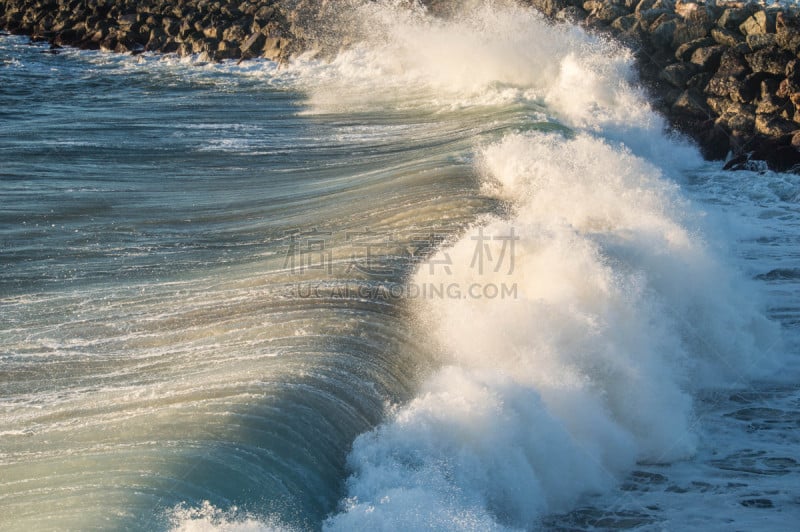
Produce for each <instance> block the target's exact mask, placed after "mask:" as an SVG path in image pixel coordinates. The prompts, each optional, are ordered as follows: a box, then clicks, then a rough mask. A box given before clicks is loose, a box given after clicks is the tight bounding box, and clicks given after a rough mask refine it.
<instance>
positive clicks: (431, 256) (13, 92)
mask: <svg viewBox="0 0 800 532" xmlns="http://www.w3.org/2000/svg"><path fill="white" fill-rule="evenodd" d="M473 15H474V16H472V18H470V17H465V18H464V20H460V21H455V22H450V23H442V22H434V21H431V20H430V19H427V18H426V17H425V16H423V15H413V16H407V15H401V14H399V12H398V11H395V10H392V9H388V8H385V7H380V6H374V7H372V8H369V9H367V10H366V11H363V12H359V16H360V17H362V18H363V20H364V21H365V24H367V23H368V24H378V25H379V27H384V29H386V31H385V32H384V34H382V35H384V36H385V38H382V39H377V40H376V42H366V43H364V44H363V45H360V46H356V47H355V48H354V49H353V50H351V51H349V52H342V53H341V54H339V55H338V56H336V57H334V58H332V59H328V60H322V59H316V58H311V57H304V58H300V59H299V60H297V61H295V62H294V63H292V64H289V65H284V66H282V67H280V68H279V67H278V66H277V65H274V64H271V63H268V62H250V63H244V64H242V65H235V64H222V65H215V64H205V63H202V62H200V61H199V60H198V59H196V58H195V59H192V60H188V59H187V60H179V59H177V58H173V57H167V58H157V57H150V56H139V57H130V56H117V55H113V54H102V53H95V52H79V51H74V50H64V51H62V52H61V53H59V54H57V55H51V54H49V53H46V50H47V47H46V46H42V45H35V44H34V45H30V44H28V43H27V41H26V40H25V39H23V38H18V37H10V36H3V37H0V103H1V104H2V105H0V242H2V251H1V252H0V313H1V314H2V320H0V506H2V508H3V509H4V511H3V512H2V513H0V528H2V529H8V530H90V529H107V530H122V529H137V530H164V529H170V528H174V529H182V530H193V529H201V530H202V529H208V528H207V527H210V528H218V529H223V530H224V529H235V527H240V528H241V529H245V530H249V529H266V530H271V529H293V530H294V529H302V530H305V529H320V528H327V529H332V530H357V529H362V530H377V529H384V530H488V529H537V528H552V529H564V528H570V529H572V528H577V529H592V527H595V528H597V527H599V528H603V527H609V526H617V527H621V528H639V529H661V528H667V529H669V528H672V527H687V526H702V527H705V528H707V529H709V527H710V529H714V528H716V529H721V528H724V527H725V526H728V525H729V524H730V523H731V522H733V523H738V526H741V527H752V526H757V525H758V524H759V523H761V525H763V524H764V523H767V524H768V525H769V526H770V527H771V529H774V530H779V529H787V530H788V529H789V526H790V524H791V523H792V522H794V521H793V520H794V519H795V518H796V517H797V516H798V515H800V506H798V505H797V501H796V500H795V498H793V495H792V489H793V488H792V486H793V485H794V482H796V475H797V474H798V466H797V463H798V462H797V461H796V460H797V458H796V449H797V447H796V444H797V442H796V437H795V436H794V435H793V430H794V427H795V426H796V423H797V419H800V418H798V417H797V415H796V402H797V397H798V395H797V387H796V381H795V380H793V378H792V377H791V375H793V374H794V373H792V372H793V371H795V370H794V368H795V366H796V364H795V358H796V357H795V355H796V350H797V349H796V346H797V342H796V325H797V323H798V322H797V316H798V315H800V312H798V308H800V306H799V305H798V302H797V293H798V292H797V286H798V284H797V282H798V276H797V275H796V271H795V270H796V268H795V266H796V264H795V262H796V259H797V249H798V246H797V244H798V242H797V236H796V234H797V233H796V231H795V229H796V223H797V220H798V219H800V217H798V210H797V200H798V197H800V196H799V195H798V194H799V192H798V191H800V183H799V182H798V181H797V179H796V177H794V176H786V175H780V174H766V175H759V176H756V175H753V174H744V173H742V174H731V173H726V172H722V171H721V170H720V169H719V165H716V164H709V163H705V162H703V161H702V160H700V158H699V156H698V155H697V152H696V150H694V148H692V147H691V146H690V145H688V144H687V143H686V142H685V141H683V140H680V139H675V138H672V137H669V136H667V135H665V134H664V132H663V122H662V121H661V119H660V118H658V117H657V116H656V115H655V114H653V113H652V112H651V111H650V110H649V107H648V106H647V103H646V100H645V98H644V96H643V95H642V93H641V92H640V91H638V90H637V89H636V88H635V81H634V80H632V76H631V74H630V68H629V65H630V58H629V57H627V56H626V55H625V53H624V51H622V50H619V49H617V48H615V47H613V46H612V45H610V44H608V43H602V42H600V41H597V40H596V39H593V38H592V37H590V36H586V35H585V34H583V33H581V32H579V31H577V30H574V29H570V28H567V27H555V28H554V27H551V26H549V25H546V24H544V23H543V22H542V21H541V20H540V19H539V17H538V16H537V15H535V14H534V13H532V12H530V11H527V10H524V9H517V8H485V9H484V10H483V11H480V10H479V11H478V12H476V13H473ZM485 236H488V238H484V237H485ZM513 237H516V239H514V238H513ZM512 241H513V244H511V245H512V247H510V248H509V247H504V246H508V245H509V243H511V242H512ZM484 245H485V246H486V247H484ZM476 257H481V260H485V261H486V264H485V266H486V267H485V268H482V269H480V270H479V269H478V268H477V266H476V264H477V263H476ZM512 259H513V260H512ZM504 260H505V262H503V261H504ZM482 264H483V263H482ZM501 266H502V268H501ZM504 291H505V292H504ZM496 293H506V295H507V296H508V297H499V296H497V297H495V296H493V295H492V294H496ZM776 368H782V371H783V373H784V375H783V376H781V375H779V374H778V373H780V372H777V373H776V371H775V370H776ZM754 382H755V383H757V384H752V383H754ZM753 427H756V428H755V429H753ZM758 427H761V428H758ZM764 427H767V428H764ZM748 450H749V451H750V452H751V454H752V453H753V452H754V453H756V455H754V456H751V455H748V454H747V453H748ZM759 453H760V454H759ZM748 461H749V462H748ZM748 463H749V464H750V466H748V465H747V464H748ZM748 467H749V469H748ZM701 494H702V495H701ZM762 499H769V501H770V504H771V505H772V506H771V507H770V508H771V509H770V508H767V507H766V503H763V501H762V502H760V503H749V502H747V501H751V500H762ZM758 512H761V513H758ZM761 525H758V526H761ZM763 526H766V525H763ZM204 527H206V528H204ZM226 527H227V528H226ZM648 527H650V528H648Z"/></svg>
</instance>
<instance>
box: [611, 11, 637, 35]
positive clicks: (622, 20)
mask: <svg viewBox="0 0 800 532" xmlns="http://www.w3.org/2000/svg"><path fill="white" fill-rule="evenodd" d="M638 22H639V21H638V19H637V18H636V15H625V16H623V17H619V18H618V19H616V20H615V21H614V22H612V23H611V27H612V28H614V29H615V30H617V31H619V32H620V33H625V32H628V31H630V30H631V29H632V28H633V27H634V26H636V24H637V23H638Z"/></svg>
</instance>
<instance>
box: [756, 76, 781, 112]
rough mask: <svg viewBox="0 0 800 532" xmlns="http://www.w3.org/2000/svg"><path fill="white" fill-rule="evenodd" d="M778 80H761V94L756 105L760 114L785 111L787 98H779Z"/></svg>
mask: <svg viewBox="0 0 800 532" xmlns="http://www.w3.org/2000/svg"><path fill="white" fill-rule="evenodd" d="M777 90H778V81H777V80H775V79H765V80H764V81H762V82H761V96H760V98H759V101H758V106H757V107H756V113H758V114H772V113H775V114H778V113H780V112H781V111H783V110H784V109H785V107H786V105H787V104H788V99H787V98H779V97H778V95H777V94H776V92H777Z"/></svg>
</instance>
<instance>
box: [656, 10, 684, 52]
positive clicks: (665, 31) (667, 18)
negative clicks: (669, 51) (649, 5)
mask: <svg viewBox="0 0 800 532" xmlns="http://www.w3.org/2000/svg"><path fill="white" fill-rule="evenodd" d="M677 28H678V20H677V17H676V16H675V15H670V14H664V15H661V16H660V17H658V19H656V21H655V22H653V24H652V25H651V26H650V40H651V41H652V42H653V44H654V45H655V46H656V47H658V48H666V47H668V46H671V44H672V40H673V37H674V35H675V30H676V29H677Z"/></svg>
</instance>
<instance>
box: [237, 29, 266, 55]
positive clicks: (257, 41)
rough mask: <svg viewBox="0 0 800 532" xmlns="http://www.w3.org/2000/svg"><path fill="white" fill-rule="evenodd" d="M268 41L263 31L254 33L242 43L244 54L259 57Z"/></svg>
mask: <svg viewBox="0 0 800 532" xmlns="http://www.w3.org/2000/svg"><path fill="white" fill-rule="evenodd" d="M266 41H267V38H266V36H264V34H263V33H260V32H258V33H254V34H252V35H250V37H248V38H247V40H245V41H244V43H242V46H241V50H242V56H247V57H258V56H260V55H261V53H262V52H263V51H264V43H265V42H266Z"/></svg>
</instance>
